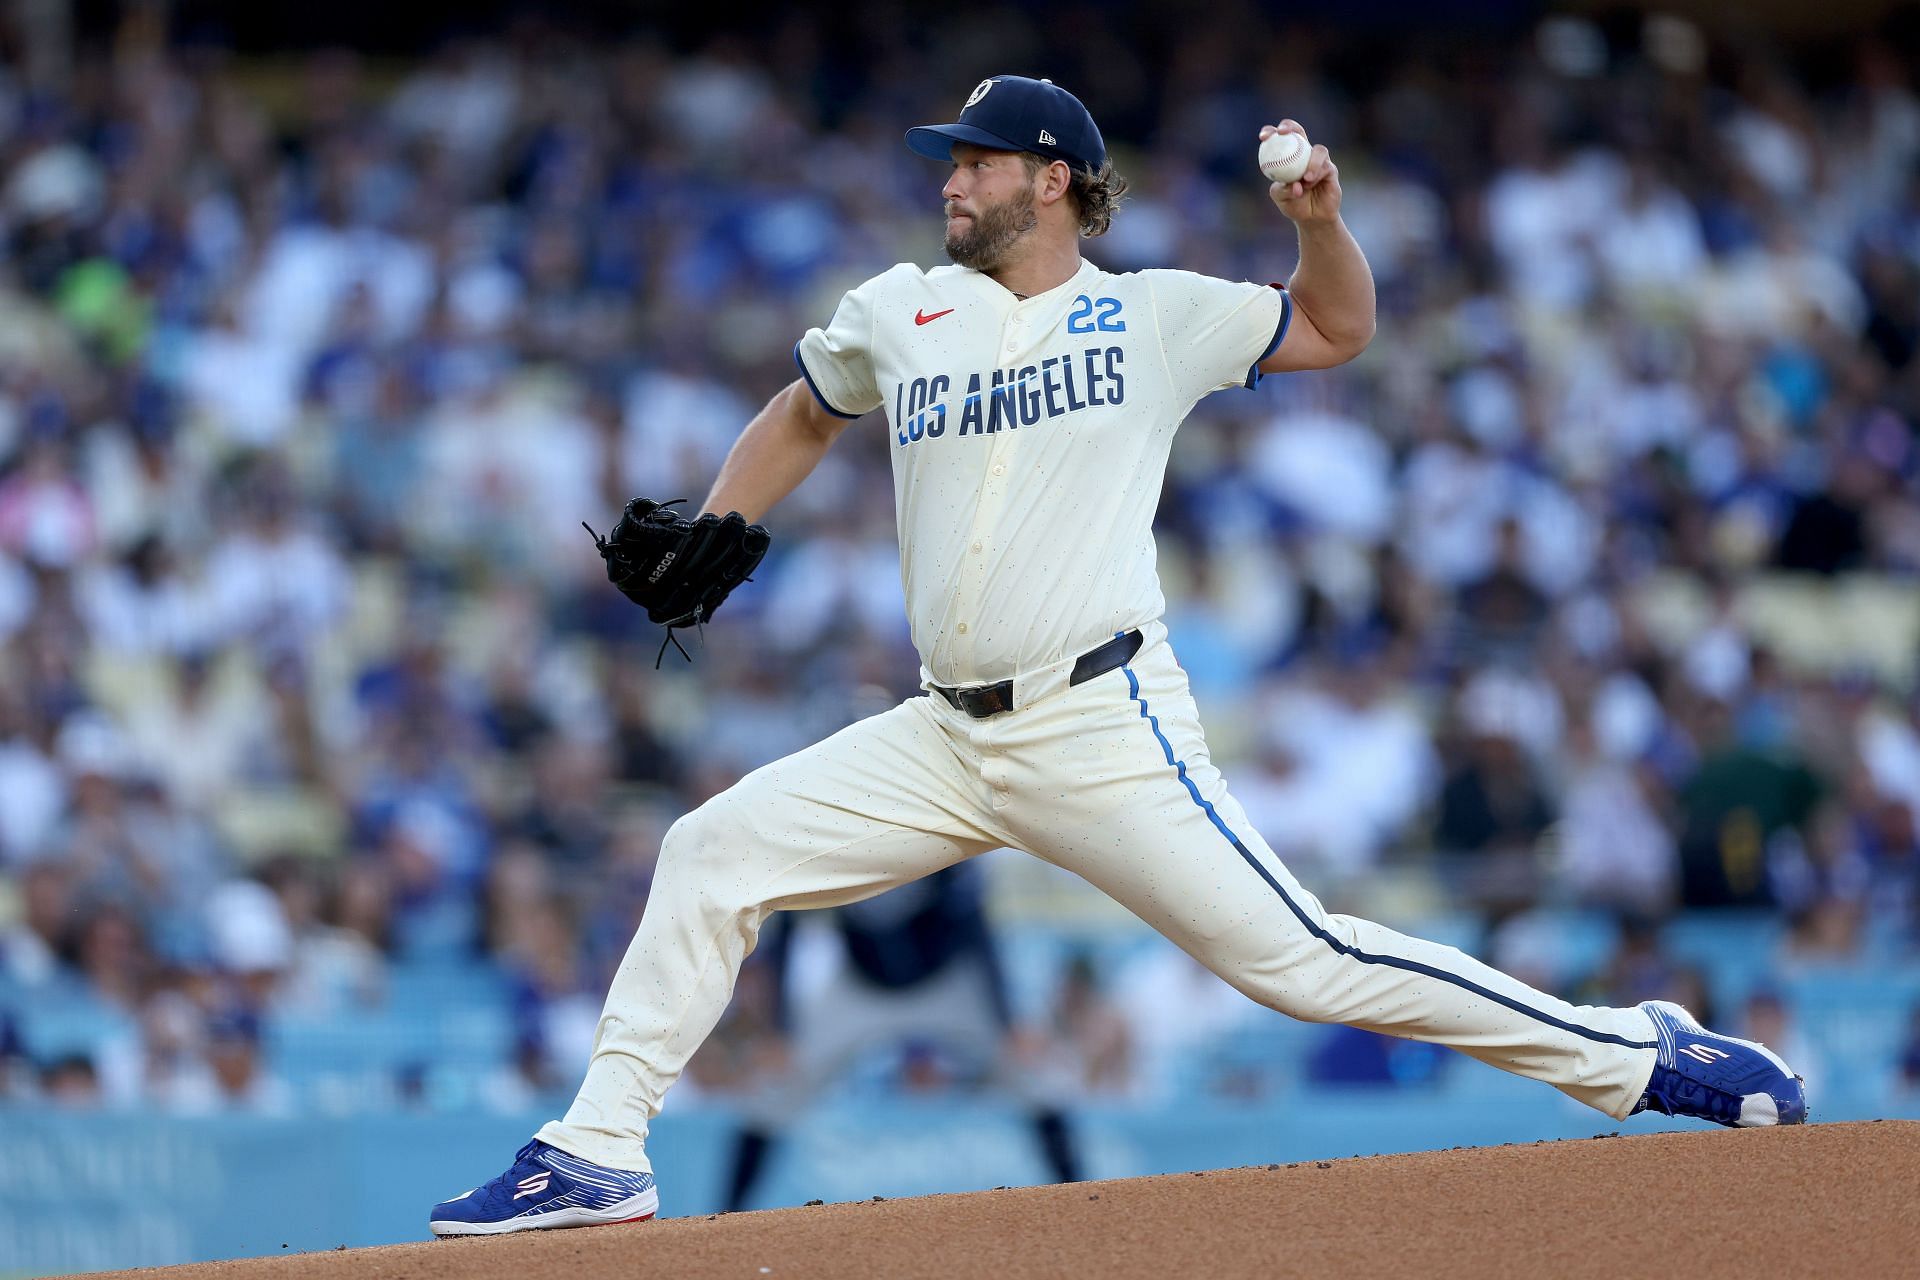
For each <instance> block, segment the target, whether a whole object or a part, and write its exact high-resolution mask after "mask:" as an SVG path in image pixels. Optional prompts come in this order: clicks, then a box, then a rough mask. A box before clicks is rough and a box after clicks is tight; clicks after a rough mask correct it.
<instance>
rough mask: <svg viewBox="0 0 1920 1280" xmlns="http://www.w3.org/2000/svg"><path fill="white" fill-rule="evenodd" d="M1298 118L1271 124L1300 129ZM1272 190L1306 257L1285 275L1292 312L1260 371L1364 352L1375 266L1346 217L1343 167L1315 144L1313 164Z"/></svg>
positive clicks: (1321, 364) (1274, 128)
mask: <svg viewBox="0 0 1920 1280" xmlns="http://www.w3.org/2000/svg"><path fill="white" fill-rule="evenodd" d="M1301 131H1302V130H1301V128H1300V126H1299V125H1298V124H1296V123H1294V122H1293V121H1292V120H1282V121H1281V122H1280V123H1279V124H1277V125H1265V126H1263V127H1262V128H1261V130H1260V137H1261V138H1262V139H1263V140H1264V139H1265V138H1266V137H1267V136H1268V135H1269V134H1272V133H1299V132H1301ZM1267 194H1268V195H1269V196H1270V197H1271V198H1272V199H1273V203H1274V204H1275V205H1277V206H1279V209H1280V212H1281V213H1284V214H1286V215H1287V217H1288V218H1289V219H1290V220H1291V221H1292V222H1293V225H1294V228H1295V230H1296V231H1297V232H1298V233H1299V235H1300V265H1299V266H1298V267H1297V268H1296V269H1295V270H1294V273H1293V278H1292V279H1291V280H1289V281H1287V293H1288V294H1289V295H1290V296H1291V297H1292V299H1293V318H1292V319H1291V320H1289V321H1288V322H1287V333H1286V337H1285V338H1284V339H1283V340H1282V341H1281V343H1280V345H1279V347H1277V348H1275V350H1274V353H1273V354H1272V355H1270V356H1268V357H1267V358H1266V359H1265V360H1262V361H1261V362H1260V372H1262V373H1291V372H1294V371H1295V370H1299V369H1330V368H1332V367H1333V366H1334V365H1337V364H1345V363H1346V362H1347V361H1349V360H1351V359H1353V358H1354V357H1355V356H1357V355H1359V354H1360V353H1361V352H1362V351H1365V350H1366V349H1367V344H1368V343H1369V342H1371V341H1372V340H1373V272H1372V271H1371V270H1370V269H1369V268H1368V266H1367V256H1366V255H1365V254H1364V253H1362V252H1360V245H1359V243H1358V242H1357V241H1355V240H1354V238H1353V233H1352V232H1350V231H1348V230H1347V224H1346V223H1345V222H1343V221H1341V219H1340V171H1339V169H1337V168H1335V167H1334V163H1333V158H1332V157H1331V156H1329V155H1328V154H1327V149H1326V148H1325V147H1323V146H1320V145H1318V144H1315V146H1314V148H1313V152H1312V154H1311V156H1310V157H1309V158H1308V160H1307V171H1306V172H1305V173H1303V174H1301V175H1300V177H1299V179H1298V180H1297V181H1295V182H1291V183H1288V184H1287V185H1285V186H1282V185H1281V184H1279V183H1277V182H1276V183H1273V184H1271V185H1270V186H1269V187H1268V188H1267Z"/></svg>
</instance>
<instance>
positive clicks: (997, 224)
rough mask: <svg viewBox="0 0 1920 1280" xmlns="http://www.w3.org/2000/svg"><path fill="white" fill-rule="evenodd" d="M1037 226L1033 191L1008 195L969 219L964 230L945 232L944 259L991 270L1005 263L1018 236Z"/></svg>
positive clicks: (977, 268) (1017, 240)
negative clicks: (947, 258) (945, 254)
mask: <svg viewBox="0 0 1920 1280" xmlns="http://www.w3.org/2000/svg"><path fill="white" fill-rule="evenodd" d="M1039 225H1040V215H1039V214H1037V213H1035V212H1034V208H1033V188H1031V187H1028V188H1027V189H1026V190H1025V191H1023V192H1021V193H1020V194H1019V195H1014V196H1008V197H1007V198H1006V199H1005V200H1003V201H1001V202H1000V203H999V204H996V205H993V206H990V207H988V208H985V209H981V210H980V213H979V216H978V217H975V218H970V219H968V226H967V229H966V230H965V231H955V230H954V229H953V228H951V227H949V228H948V229H947V256H948V257H949V258H952V259H953V260H954V261H955V262H957V263H959V264H960V265H961V266H963V267H971V268H972V269H973V270H975V271H991V270H993V269H994V268H995V267H998V266H1000V265H1001V264H1002V263H1004V262H1005V261H1006V258H1007V254H1008V253H1009V252H1011V251H1012V249H1013V246H1014V245H1015V244H1017V243H1019V241H1020V237H1021V236H1024V235H1025V234H1027V232H1029V231H1031V230H1033V229H1034V228H1035V227H1037V226H1039Z"/></svg>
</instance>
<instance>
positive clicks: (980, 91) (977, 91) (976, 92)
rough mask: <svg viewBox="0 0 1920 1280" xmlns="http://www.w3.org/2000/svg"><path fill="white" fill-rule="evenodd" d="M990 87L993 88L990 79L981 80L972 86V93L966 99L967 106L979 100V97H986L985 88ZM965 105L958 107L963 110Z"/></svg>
mask: <svg viewBox="0 0 1920 1280" xmlns="http://www.w3.org/2000/svg"><path fill="white" fill-rule="evenodd" d="M991 88H993V81H992V80H982V81H981V82H980V83H979V84H977V85H975V86H973V94H972V96H970V97H969V98H968V99H967V107H970V106H972V105H973V104H974V103H976V102H978V101H980V99H982V98H984V97H986V96H987V90H989V89H991ZM967 107H962V108H960V109H961V110H962V111H965V110H966V109H967Z"/></svg>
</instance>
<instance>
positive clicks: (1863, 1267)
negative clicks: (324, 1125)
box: [113, 1120, 1920, 1280]
mask: <svg viewBox="0 0 1920 1280" xmlns="http://www.w3.org/2000/svg"><path fill="white" fill-rule="evenodd" d="M113 1274H115V1275H121V1276H153V1277H164V1278H165V1280H202V1278H203V1277H204V1278H206V1280H212V1278H214V1277H222V1278H225V1280H309V1278H312V1280H389V1278H391V1280H399V1278H400V1277H407V1278H409V1280H441V1278H442V1277H446V1278H447V1280H455V1278H458V1280H601V1277H616V1276H618V1277H629V1276H644V1277H655V1276H658V1277H670V1278H671V1280H717V1278H719V1277H726V1278H727V1280H735V1278H740V1280H759V1278H760V1277H763V1276H764V1277H772V1278H775V1280H794V1278H798V1277H828V1276H833V1277H839V1276H846V1277H888V1278H892V1277H903V1278H904V1277H940V1278H941V1280H961V1278H966V1277H987V1278H990V1280H1030V1278H1035V1277H1066V1276H1098V1277H1103V1278H1106V1277H1132V1276H1141V1277H1145V1276H1178V1277H1240V1276H1249V1277H1250V1276H1327V1275H1337V1276H1418V1277H1445V1278H1452V1277H1461V1278H1463V1280H1464V1278H1465V1277H1474V1278H1476V1280H1480V1278H1487V1277H1506V1276H1515V1277H1526V1278H1527V1280H1542V1278H1544V1277H1586V1276H1594V1277H1599V1276H1608V1277H1613V1276H1662V1277H1669V1276H1680V1277H1685V1278H1686V1280H1705V1278H1706V1277H1713V1276H1743V1277H1754V1276H1822V1277H1829V1276H1831V1277H1852V1276H1870V1277H1879V1276H1911V1275H1920V1123H1914V1122H1908V1121H1891V1120H1887V1121H1876V1122H1871V1123H1863V1124H1829V1125H1808V1126H1806V1127H1804V1128H1797V1129H1754V1130H1744V1131H1734V1132H1720V1131H1715V1132H1709V1133H1681V1134H1652V1135H1646V1136H1641V1137H1631V1138H1595V1139H1588V1140H1585V1141H1580V1142H1553V1143H1539V1144H1535V1145H1533V1146H1520V1147H1481V1148H1462V1149H1456V1150H1453V1151H1431V1152H1422V1153H1419V1154H1415V1155H1400V1156H1375V1157H1372V1158H1369V1159H1363V1160H1334V1161H1328V1162H1324V1163H1305V1164H1294V1165H1266V1166H1260V1167H1254V1168H1248V1169H1225V1170H1220V1171H1217V1172H1213V1173H1183V1174H1167V1175H1163V1176H1160V1177H1153V1178H1130V1179H1127V1180H1125V1181H1118V1182H1081V1183H1072V1184H1069V1185H1065V1186H1055V1187H1027V1188H1020V1189H1009V1190H1002V1191H982V1192H974V1193H971V1194H967V1195H950V1196H928V1197H924V1198H920V1199H913V1200H888V1201H860V1202H855V1203H848V1204H831V1205H820V1206H815V1207H809V1208H805V1209H776V1210H769V1211H766V1212H761V1213H738V1214H722V1215H718V1216H715V1217H703V1218H674V1219H662V1220H660V1221H657V1222H649V1223H640V1224H636V1225H633V1226H619V1227H599V1228H593V1229H589V1230H584V1231H536V1232H528V1233H526V1234H523V1235H514V1236H500V1237H495V1238H491V1239H485V1238H475V1239H462V1240H444V1241H423V1242H421V1243H418V1244H401V1245H390V1246H387V1247H385V1248H379V1249H356V1250H339V1251H335V1252H330V1253H309V1254H299V1255H295V1256H291V1257H274V1258H259V1259H249V1260H244V1261H235V1262H213V1263H200V1264H196V1265H192V1266H184V1267H164V1268H147V1269H141V1270H138V1271H123V1272H116V1273H113Z"/></svg>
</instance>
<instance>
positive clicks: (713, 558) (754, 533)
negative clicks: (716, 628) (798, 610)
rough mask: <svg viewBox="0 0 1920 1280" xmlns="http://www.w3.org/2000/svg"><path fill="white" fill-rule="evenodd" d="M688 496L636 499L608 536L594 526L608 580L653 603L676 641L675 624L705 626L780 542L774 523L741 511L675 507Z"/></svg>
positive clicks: (653, 616)
mask: <svg viewBox="0 0 1920 1280" xmlns="http://www.w3.org/2000/svg"><path fill="white" fill-rule="evenodd" d="M685 501H686V499H685V498H675V499H674V500H673V501H672V502H664V503H663V502H655V501H654V500H653V499H651V498H635V499H633V500H632V501H631V502H629V503H627V509H626V510H625V511H624V512H622V513H621V515H620V520H619V523H617V524H615V525H614V526H613V529H612V531H611V532H610V533H608V534H607V536H606V537H604V538H603V537H601V536H600V535H599V534H597V533H594V532H593V526H591V525H588V526H587V532H588V533H592V534H593V543H594V545H595V546H596V547H598V548H599V549H600V558H601V559H603V560H605V561H606V562H607V580H608V581H609V582H611V583H613V585H614V586H616V587H618V588H619V589H620V593H621V594H622V595H624V596H626V597H627V599H629V600H631V601H633V602H634V603H635V604H637V605H639V606H640V607H641V608H642V609H645V610H646V611H647V617H648V619H649V620H651V621H653V622H657V623H659V624H660V625H662V626H664V627H666V628H667V638H668V639H669V640H673V643H674V644H675V646H676V647H677V646H678V644H679V642H678V641H677V640H674V637H673V630H674V628H677V627H695V626H699V625H701V624H703V623H705V622H706V621H707V619H709V618H711V617H712V616H713V611H714V610H715V609H718V608H719V607H720V605H721V602H722V601H724V600H725V599H726V598H727V596H728V595H729V594H730V593H731V592H732V591H733V589H734V588H735V587H737V586H739V585H740V584H741V583H743V582H745V581H746V580H747V578H748V576H749V575H750V574H752V573H753V571H754V569H755V568H757V567H758V566H759V564H760V561H761V559H762V558H763V557H765V555H766V554H767V548H768V547H769V546H771V545H772V543H773V537H772V535H771V534H769V533H768V532H767V531H766V529H764V528H763V527H761V526H760V525H757V524H748V523H747V522H746V518H745V517H743V516H742V515H741V514H740V513H739V512H738V511H729V512H728V513H727V514H726V515H725V516H724V517H722V516H716V515H713V514H711V513H709V514H707V515H703V516H701V517H699V518H698V519H696V520H689V519H687V518H686V516H684V515H682V514H681V513H680V512H678V511H675V510H673V507H675V506H676V505H678V504H679V503H682V502H685ZM680 651H681V653H683V654H684V653H685V652H686V650H685V649H681V650H680ZM665 652H666V646H665V644H662V646H661V653H662V654H663V655H664V654H665ZM654 665H655V666H658V665H659V664H658V663H657V662H656V663H655V664H654Z"/></svg>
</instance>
